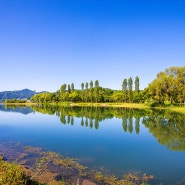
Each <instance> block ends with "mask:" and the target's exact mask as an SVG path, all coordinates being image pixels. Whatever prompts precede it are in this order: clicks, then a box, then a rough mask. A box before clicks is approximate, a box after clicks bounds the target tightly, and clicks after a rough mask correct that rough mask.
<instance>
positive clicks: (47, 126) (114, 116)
mask: <svg viewBox="0 0 185 185" xmlns="http://www.w3.org/2000/svg"><path fill="white" fill-rule="evenodd" d="M0 139H2V140H5V141H14V142H21V143H22V144H23V145H30V146H37V147H42V148H43V149H44V150H50V151H54V152H59V153H61V154H64V155H66V156H70V157H74V158H78V159H79V161H80V162H81V163H82V164H84V165H87V166H89V167H95V168H99V167H103V168H104V169H107V170H109V171H110V172H111V173H114V174H116V175H118V176H121V175H123V174H125V173H128V172H140V173H146V174H148V175H149V174H151V175H154V176H155V178H156V179H155V180H154V181H153V184H160V183H162V184H166V185H168V184H185V116H184V115H182V114H178V113H175V112H170V111H166V110H150V109H147V110H137V109H126V108H119V109H118V108H86V107H76V108H72V107H70V108H65V107H60V108H59V107H46V106H45V107H31V108H30V107H26V108H24V107H22V108H21V107H14V108H5V107H4V106H0Z"/></svg>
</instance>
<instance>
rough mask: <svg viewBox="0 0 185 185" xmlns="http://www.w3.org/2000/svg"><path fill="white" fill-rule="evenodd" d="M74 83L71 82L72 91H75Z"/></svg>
mask: <svg viewBox="0 0 185 185" xmlns="http://www.w3.org/2000/svg"><path fill="white" fill-rule="evenodd" d="M74 89H75V88H74V83H72V84H71V92H74Z"/></svg>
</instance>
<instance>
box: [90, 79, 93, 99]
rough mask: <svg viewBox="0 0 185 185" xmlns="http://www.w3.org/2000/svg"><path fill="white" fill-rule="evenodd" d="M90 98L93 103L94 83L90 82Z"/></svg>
mask: <svg viewBox="0 0 185 185" xmlns="http://www.w3.org/2000/svg"><path fill="white" fill-rule="evenodd" d="M90 98H91V102H92V101H93V81H92V80H91V81H90Z"/></svg>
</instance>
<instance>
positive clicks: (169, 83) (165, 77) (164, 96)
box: [148, 66, 185, 105]
mask: <svg viewBox="0 0 185 185" xmlns="http://www.w3.org/2000/svg"><path fill="white" fill-rule="evenodd" d="M148 96H149V97H150V98H151V99H152V100H153V101H154V102H156V103H158V104H160V105H164V102H165V101H169V102H170V104H173V103H180V104H181V103H184V104H185V66H184V67H170V68H168V69H166V70H165V71H164V72H160V73H158V74H157V78H156V79H155V80H154V81H153V82H152V83H151V84H149V87H148Z"/></svg>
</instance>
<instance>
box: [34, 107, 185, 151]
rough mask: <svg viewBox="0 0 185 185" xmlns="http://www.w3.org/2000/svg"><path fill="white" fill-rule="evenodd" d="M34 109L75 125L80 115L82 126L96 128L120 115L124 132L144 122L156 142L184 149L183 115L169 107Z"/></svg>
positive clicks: (131, 131) (171, 147)
mask: <svg viewBox="0 0 185 185" xmlns="http://www.w3.org/2000/svg"><path fill="white" fill-rule="evenodd" d="M32 109H33V110H34V111H39V112H42V113H45V114H52V115H54V114H55V115H56V116H58V117H59V118H60V121H61V123H63V124H70V125H74V117H77V118H81V126H82V127H89V128H91V129H97V130H98V129H99V125H100V124H101V122H102V121H103V120H105V119H112V118H113V117H116V118H119V119H122V127H123V132H128V133H130V134H132V133H133V132H135V133H136V134H139V132H140V124H141V123H142V124H144V126H145V127H147V128H148V129H149V132H150V133H152V135H153V136H154V137H155V138H157V140H158V142H159V143H161V144H163V145H165V146H167V147H168V148H169V149H171V150H176V151H184V150H185V121H184V120H185V116H184V115H182V114H179V113H176V112H171V111H168V110H164V109H163V110H156V109H129V108H111V107H104V108H97V107H53V106H52V107H51V106H36V107H35V106H34V107H32Z"/></svg>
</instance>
